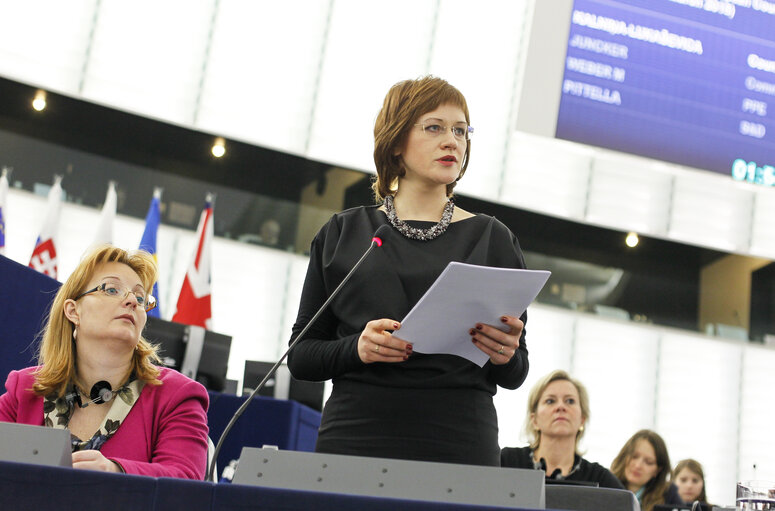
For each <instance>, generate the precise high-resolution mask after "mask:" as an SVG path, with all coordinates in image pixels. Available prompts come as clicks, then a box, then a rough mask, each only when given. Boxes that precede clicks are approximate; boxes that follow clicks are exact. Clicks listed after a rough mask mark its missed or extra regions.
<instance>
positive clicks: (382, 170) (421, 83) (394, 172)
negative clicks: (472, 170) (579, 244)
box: [372, 75, 471, 202]
mask: <svg viewBox="0 0 775 511" xmlns="http://www.w3.org/2000/svg"><path fill="white" fill-rule="evenodd" d="M447 104H451V105H455V106H457V107H460V109H461V110H462V111H463V113H464V114H465V116H466V122H467V123H468V124H469V125H470V124H471V119H470V118H469V115H468V104H467V103H466V98H465V97H464V96H463V94H462V93H461V92H460V91H459V90H457V89H456V88H455V87H453V86H452V85H450V84H449V82H447V81H446V80H442V79H441V78H437V77H435V76H430V75H429V76H423V77H421V78H418V79H416V80H404V81H402V82H398V83H397V84H395V85H393V86H392V87H391V88H390V90H389V91H388V93H387V95H386V96H385V101H384V103H383V104H382V108H381V109H380V111H379V114H377V120H376V122H375V123H374V164H375V165H376V167H377V176H376V178H375V179H374V182H373V183H372V190H374V198H375V200H376V201H377V202H380V201H381V200H382V199H384V198H385V196H386V195H390V194H392V193H394V192H395V190H396V185H397V184H398V178H399V177H401V176H403V175H404V173H405V172H406V169H404V166H403V163H402V160H401V157H400V156H396V154H395V152H396V149H397V148H398V147H399V146H400V145H401V144H403V143H404V141H405V140H406V137H407V135H408V133H409V130H410V129H411V128H412V127H413V126H414V124H415V123H416V122H417V119H419V118H420V116H421V115H423V114H426V113H428V112H432V111H433V110H436V109H437V108H438V107H440V106H442V105H447ZM470 156H471V141H470V140H469V141H468V143H467V144H466V154H465V156H464V157H463V161H462V162H461V166H460V174H459V175H458V176H457V179H456V180H455V181H454V182H452V183H449V184H448V185H447V196H448V197H449V196H451V195H452V190H453V189H454V188H455V184H457V182H458V181H459V180H460V178H461V177H463V174H465V172H466V168H467V167H468V160H469V159H470Z"/></svg>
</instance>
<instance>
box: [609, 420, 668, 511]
mask: <svg viewBox="0 0 775 511" xmlns="http://www.w3.org/2000/svg"><path fill="white" fill-rule="evenodd" d="M639 440H646V441H647V442H648V443H649V444H651V447H652V448H653V449H654V456H656V458H657V473H656V474H655V475H654V477H653V478H651V480H650V481H648V482H647V483H646V484H645V485H644V491H643V497H642V498H641V509H642V510H643V511H651V510H652V509H654V506H656V505H657V504H664V503H665V492H666V491H667V489H668V488H669V487H670V483H669V482H668V480H667V476H668V475H669V474H670V456H669V455H668V454H667V446H666V445H665V441H664V440H662V437H661V436H659V435H658V434H657V433H656V432H655V431H651V430H650V429H641V430H640V431H638V432H637V433H635V434H634V435H632V436H631V437H630V439H629V440H627V442H626V443H625V444H624V446H622V450H621V451H619V454H617V455H616V458H614V461H613V462H612V463H611V472H612V473H613V474H614V475H615V476H616V477H618V478H619V480H620V481H621V482H622V484H623V485H624V487H625V488H627V478H626V477H625V475H624V470H625V469H626V468H627V464H628V463H629V462H630V458H632V455H633V453H634V452H635V448H636V447H637V445H638V441H639Z"/></svg>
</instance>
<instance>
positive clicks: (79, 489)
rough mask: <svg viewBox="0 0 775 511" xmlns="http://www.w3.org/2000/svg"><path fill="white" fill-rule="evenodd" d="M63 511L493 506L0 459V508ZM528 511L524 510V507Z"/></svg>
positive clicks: (441, 510)
mask: <svg viewBox="0 0 775 511" xmlns="http://www.w3.org/2000/svg"><path fill="white" fill-rule="evenodd" d="M47 508H51V509H57V510H62V511H68V510H78V511H105V510H110V511H172V510H178V509H180V510H186V511H248V510H257V511H259V510H260V511H270V510H272V511H277V510H283V511H312V510H323V511H334V510H336V511H350V510H352V511H362V510H364V509H368V510H369V511H394V510H396V509H401V510H402V511H447V510H448V511H495V510H496V509H501V510H502V509H503V508H494V507H490V506H471V505H462V504H448V503H444V504H440V503H435V502H419V501H412V500H402V499H386V498H374V497H360V496H353V495H341V494H332V493H318V492H307V491H296V490H282V489H272V488H259V487H255V486H243V485H238V484H214V483H206V482H202V481H187V480H181V479H167V478H158V479H156V478H152V477H142V476H132V475H126V474H108V473H103V472H93V471H88V470H75V469H71V468H59V467H42V466H37V465H25V464H21V463H11V462H2V461H0V509H3V510H6V509H8V510H10V509H14V510H17V509H18V510H25V511H26V510H30V511H37V510H40V509H47ZM525 511H526V510H525Z"/></svg>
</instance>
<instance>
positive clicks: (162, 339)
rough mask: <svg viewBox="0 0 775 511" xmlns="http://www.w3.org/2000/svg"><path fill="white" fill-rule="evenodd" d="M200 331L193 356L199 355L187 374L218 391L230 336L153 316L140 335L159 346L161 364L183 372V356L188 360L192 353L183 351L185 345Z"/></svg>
mask: <svg viewBox="0 0 775 511" xmlns="http://www.w3.org/2000/svg"><path fill="white" fill-rule="evenodd" d="M202 332H203V333H204V336H203V339H200V341H201V354H200V356H199V357H195V358H198V359H199V361H198V364H197V365H196V367H197V369H196V375H195V377H194V375H192V374H187V376H191V377H192V378H194V379H195V380H197V381H198V382H199V383H201V384H202V385H204V386H205V387H207V388H208V389H209V390H215V391H218V392H221V391H223V389H224V387H225V386H226V370H227V368H228V365H229V352H230V351H231V336H229V335H224V334H219V333H217V332H212V331H210V330H204V329H199V327H191V326H189V325H183V324H181V323H174V322H172V321H165V320H163V319H159V318H154V317H149V318H148V321H147V323H146V324H145V331H144V332H143V336H144V337H145V338H146V339H147V340H148V341H149V342H151V343H153V344H156V345H158V346H159V356H160V357H161V359H162V363H163V365H164V366H166V367H171V368H172V369H175V370H177V371H181V372H183V373H184V374H185V373H186V371H184V369H185V368H184V365H185V361H186V360H187V356H188V357H189V358H188V360H191V356H192V355H194V356H195V355H196V354H195V353H187V351H188V349H189V347H191V346H194V344H195V342H194V340H195V339H196V335H197V334H198V333H202ZM191 372H192V373H193V371H191Z"/></svg>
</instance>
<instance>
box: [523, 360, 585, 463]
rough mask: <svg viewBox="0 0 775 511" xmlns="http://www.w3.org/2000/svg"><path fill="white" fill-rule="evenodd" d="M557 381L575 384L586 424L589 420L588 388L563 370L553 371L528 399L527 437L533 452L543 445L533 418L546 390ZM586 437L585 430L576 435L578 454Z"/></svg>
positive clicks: (537, 384)
mask: <svg viewBox="0 0 775 511" xmlns="http://www.w3.org/2000/svg"><path fill="white" fill-rule="evenodd" d="M555 381H567V382H570V383H572V384H573V386H574V387H576V390H577V391H578V393H579V406H580V407H581V417H582V418H583V419H584V422H585V423H586V422H587V421H588V420H589V413H590V412H589V394H588V393H587V389H586V387H584V385H583V384H582V383H581V382H580V381H578V380H576V379H575V378H572V377H571V376H570V375H569V374H568V373H567V372H565V371H563V370H562V369H557V370H555V371H552V372H551V373H549V374H547V375H546V376H544V377H543V378H541V379H540V380H538V381H537V382H536V383H535V385H533V388H532V389H530V394H528V397H527V417H525V434H526V435H527V438H528V440H529V441H530V448H531V449H533V450H536V449H537V448H538V446H539V445H540V443H541V432H540V431H539V430H537V429H536V428H535V426H534V425H533V421H532V416H533V414H535V413H536V412H537V411H538V402H539V401H540V400H541V396H542V395H543V393H544V391H545V390H546V387H548V386H549V384H551V383H552V382H555ZM583 436H584V430H583V429H581V430H579V431H578V432H577V433H576V454H580V453H579V440H581V437H583Z"/></svg>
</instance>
